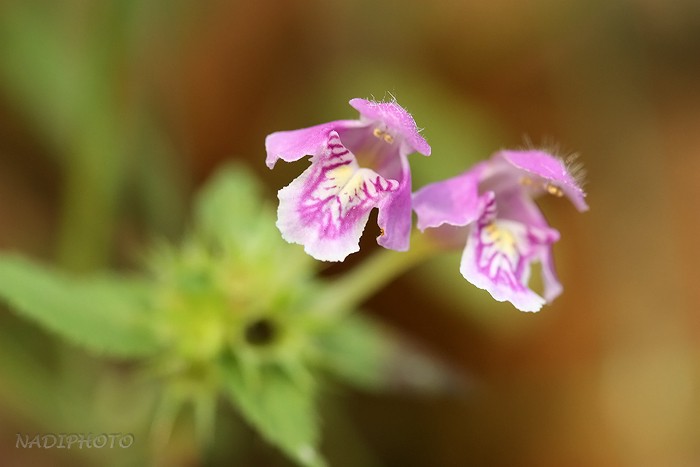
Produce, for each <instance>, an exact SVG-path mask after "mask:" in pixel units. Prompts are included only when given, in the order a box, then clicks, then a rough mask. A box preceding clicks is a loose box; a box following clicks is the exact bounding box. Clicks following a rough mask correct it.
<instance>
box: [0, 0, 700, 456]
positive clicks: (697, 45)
mask: <svg viewBox="0 0 700 467" xmlns="http://www.w3.org/2000/svg"><path fill="white" fill-rule="evenodd" d="M389 93H391V95H394V96H396V98H397V99H398V102H399V103H400V104H402V105H404V106H405V107H406V108H407V109H408V110H409V111H411V112H412V113H413V115H414V118H415V119H416V121H417V123H418V125H419V126H420V127H423V128H425V130H424V133H423V134H424V136H425V137H426V138H427V139H428V141H429V143H431V145H432V147H433V155H432V156H431V157H430V158H429V159H420V158H419V156H413V161H414V162H415V164H414V186H415V187H419V186H422V185H424V184H426V183H429V182H432V181H436V180H439V179H441V178H444V177H447V176H450V175H453V174H456V173H457V172H458V171H461V170H464V169H466V168H467V167H469V165H471V164H472V163H474V162H475V161H478V160H481V159H484V158H486V157H488V156H489V155H490V154H491V153H493V152H494V151H496V150H498V149H500V148H504V147H509V148H510V147H520V146H523V145H526V144H528V142H531V143H532V144H533V145H535V146H545V147H549V148H551V147H557V148H558V151H559V153H561V154H567V153H570V152H577V153H579V154H580V159H579V160H580V161H581V162H583V163H584V164H585V167H586V169H587V172H588V176H587V180H588V183H587V185H586V189H587V191H588V203H589V204H590V206H591V210H590V211H589V212H587V213H585V214H582V215H581V214H579V213H577V212H576V211H575V210H574V209H573V207H572V206H570V205H569V204H568V203H567V202H566V201H564V200H559V199H554V198H545V199H542V201H541V206H542V208H543V210H544V211H545V213H546V215H547V217H548V219H549V220H550V221H551V223H552V225H553V226H555V227H556V228H558V229H559V230H560V231H561V234H562V239H561V241H560V242H559V243H558V244H557V245H556V246H555V255H556V259H557V264H558V268H559V273H560V276H561V279H562V282H563V283H564V286H565V291H564V294H563V295H562V296H561V297H560V298H558V299H557V300H556V301H555V302H554V303H553V304H551V305H550V306H547V307H545V308H544V309H543V310H542V312H540V313H539V314H535V315H532V314H523V313H519V312H518V311H517V310H515V309H514V308H512V307H511V306H510V305H509V304H499V303H493V302H492V301H491V300H490V299H489V297H488V296H487V294H486V293H485V292H481V291H478V290H475V289H474V288H473V287H471V286H469V285H468V284H466V283H465V282H464V281H463V280H462V279H461V278H460V277H459V274H458V266H457V265H458V261H459V254H458V253H455V254H453V255H445V257H443V258H439V259H436V260H434V261H431V262H430V263H429V264H427V265H425V266H422V267H420V268H418V269H416V270H414V271H412V272H411V273H409V274H406V275H405V276H403V277H401V278H400V279H399V280H397V281H395V282H394V283H392V284H391V285H390V286H389V287H387V288H386V289H385V290H383V291H382V292H380V293H379V294H378V295H377V296H376V297H374V298H373V299H372V300H371V301H370V302H369V303H368V305H367V307H366V311H367V312H368V313H371V314H373V315H375V316H377V317H380V318H381V319H382V320H384V321H385V322H386V323H388V324H389V325H390V326H393V327H394V328H396V329H398V330H400V331H401V332H403V333H405V334H406V335H407V336H409V337H410V339H411V340H412V341H413V342H414V343H415V345H416V346H418V347H420V348H422V349H424V350H425V351H426V352H428V353H429V354H430V355H432V356H433V357H434V358H435V359H437V360H438V361H440V362H442V363H443V364H444V365H446V366H448V367H449V368H452V369H453V370H454V372H455V373H456V374H458V375H459V378H460V380H461V381H462V383H461V384H459V385H458V386H457V387H452V388H443V389H438V390H432V391H428V392H425V391H423V392H421V391H399V390H396V391H393V392H389V393H386V394H366V393H362V392H353V391H347V392H344V393H343V396H342V398H343V400H344V409H343V411H342V414H339V413H338V412H337V411H334V410H328V411H326V412H323V416H324V420H325V422H324V444H323V449H324V452H325V453H327V455H328V457H329V458H330V460H331V463H332V465H337V466H353V465H387V466H402V467H408V466H467V465H474V466H532V467H534V466H537V467H543V466H545V467H546V466H557V467H560V466H602V467H605V466H697V465H700V345H699V344H698V343H699V342H700V287H698V283H700V273H699V272H698V264H699V263H700V253H698V238H700V207H699V203H700V3H699V2H697V1H696V0H672V1H662V0H612V1H602V0H572V1H565V2H562V1H553V0H534V1H530V2H517V1H513V0H493V1H489V2H485V1H477V0H463V1H459V0H434V1H431V2H421V1H408V0H404V1H379V2H375V1H369V0H359V1H318V0H311V1H301V0H299V1H297V0H286V1H267V2H253V1H223V0H220V1H219V0H212V1H204V2H188V1H184V0H174V1H165V0H163V1H136V0H104V1H100V2H90V1H84V0H63V1H60V2H50V1H49V2H41V1H26V0H13V1H9V0H6V1H4V2H3V3H2V4H1V5H0V248H1V249H2V250H3V251H19V252H22V253H25V254H28V255H31V256H33V257H36V258H41V259H44V260H46V261H51V262H55V263H56V264H58V265H60V266H61V267H64V268H68V269H71V270H74V271H76V272H89V271H92V270H95V269H99V268H105V267H110V268H121V269H129V268H135V267H137V265H138V264H139V257H140V256H139V255H140V254H142V252H143V250H144V249H145V248H146V247H147V245H148V244H149V242H150V241H151V240H152V239H153V238H154V237H158V238H171V239H177V238H179V236H180V235H181V234H182V232H183V231H184V229H186V227H187V220H186V219H187V217H186V216H187V212H188V209H189V203H190V200H191V197H192V195H193V194H194V193H195V192H196V190H197V188H198V187H199V186H200V185H201V184H202V183H203V182H204V181H205V180H206V178H207V176H208V175H209V174H211V173H212V172H213V171H214V170H215V169H216V168H217V167H219V166H221V165H222V164H224V163H226V162H229V161H232V160H236V161H243V162H244V163H246V164H248V165H249V166H250V167H251V169H252V170H253V171H254V172H255V173H256V174H258V175H259V177H260V178H261V179H262V180H263V181H264V183H265V184H266V186H267V187H268V196H269V197H270V199H274V195H275V191H276V190H277V189H279V188H280V187H282V186H284V185H285V184H286V183H288V181H289V180H290V179H291V178H292V177H293V176H295V174H297V173H299V172H300V171H301V170H302V168H303V167H304V163H303V162H302V163H299V164H284V165H279V166H278V167H277V168H276V169H275V170H274V171H268V170H267V168H266V167H265V166H264V163H263V161H264V145H263V141H264V138H265V135H267V134H268V133H270V132H272V131H276V130H281V129H294V128H300V127H304V126H310V125H312V124H316V123H321V122H324V121H328V120H334V119H339V118H354V115H355V114H354V111H353V110H352V109H351V108H350V107H349V106H348V105H347V101H348V100H349V99H350V98H353V97H375V98H377V99H382V98H385V97H390V94H389ZM232 213H233V214H232V215H235V200H232ZM370 225H371V223H370ZM375 234H376V233H375V232H374V231H372V228H369V227H368V229H367V232H366V236H365V237H366V238H364V239H363V246H364V248H363V252H362V253H360V254H358V255H355V256H354V257H353V258H351V260H349V261H348V264H345V265H341V266H334V267H331V268H330V269H328V270H327V271H326V272H325V273H326V274H328V275H329V276H331V275H333V274H336V273H342V271H343V268H351V267H352V266H353V264H357V263H359V262H361V261H362V259H363V257H364V256H366V255H367V254H368V253H371V251H372V250H373V248H374V246H373V244H374V241H373V237H374V235H375ZM0 328H1V329H0V363H2V364H0V370H1V371H0V435H1V436H2V438H3V439H2V440H1V441H0V459H2V463H3V465H28V462H35V465H75V464H74V462H78V461H76V460H75V459H73V458H72V457H70V456H65V453H56V452H36V451H28V450H17V449H15V447H14V445H15V433H17V432H19V431H25V432H37V431H44V432H46V431H51V430H50V427H46V426H44V425H42V423H41V419H40V417H39V418H38V419H37V417H36V416H35V415H34V416H33V415H32V413H35V412H31V411H29V410H25V409H26V407H28V406H32V405H34V406H36V405H40V404H41V403H43V402H42V400H44V402H45V400H48V399H47V398H50V397H54V399H55V400H56V401H57V402H55V404H58V405H60V404H61V402H60V401H64V402H63V403H64V405H66V407H67V410H68V412H69V413H70V412H71V410H72V411H74V413H75V417H78V416H79V415H78V414H79V413H81V410H80V409H79V408H80V404H81V401H83V402H85V401H86V400H87V399H86V398H83V399H81V398H80V397H78V396H76V395H75V394H73V396H74V397H73V399H74V400H73V402H70V404H75V405H69V403H68V402H65V401H66V399H65V398H63V397H59V396H60V394H62V393H61V392H60V391H59V390H58V389H56V388H59V387H62V386H61V385H62V381H61V379H62V378H63V373H61V372H60V371H59V372H56V373H54V374H56V375H58V376H57V377H56V381H55V387H49V388H46V387H44V388H39V389H37V388H34V389H35V390H34V391H33V392H32V391H30V390H29V389H27V388H28V387H30V386H31V384H32V381H31V380H30V378H29V379H27V380H23V377H22V375H23V374H24V373H27V374H28V372H23V368H27V367H28V366H37V365H38V366H41V365H42V364H45V365H47V366H51V364H50V362H49V363H47V357H46V354H49V353H51V352H52V349H54V347H55V345H56V343H55V342H53V340H52V337H50V336H47V335H45V334H44V333H43V332H42V331H39V330H38V329H35V328H34V327H32V326H31V325H30V324H27V323H24V322H22V321H20V320H19V319H17V318H15V317H14V316H13V315H12V314H11V313H10V312H9V311H8V310H6V309H4V308H3V309H2V310H0ZM76 353H79V351H77V350H76ZM78 358H80V359H83V360H85V359H89V357H86V356H82V355H81V356H80V357H78ZM90 362H91V363H90V364H92V365H96V364H98V363H95V362H94V361H92V360H91V361H90ZM54 370H55V369H54ZM63 390H64V391H65V388H64V389H63ZM57 394H58V396H57ZM52 400H53V399H52ZM122 402H123V401H122ZM127 403H128V402H127ZM66 407H63V409H64V410H66ZM132 410H134V409H133V408H132ZM76 420H79V419H76ZM76 426H78V428H79V422H76ZM78 431H80V430H78ZM246 436H247V438H244V439H248V440H252V441H251V442H253V443H256V444H254V448H252V454H250V457H249V458H248V462H249V464H250V465H259V466H267V465H272V466H276V465H288V464H287V461H286V460H284V459H283V458H282V457H281V456H279V455H278V454H276V453H274V452H273V453H272V454H270V453H268V452H267V451H269V450H268V449H267V448H266V445H265V444H264V443H263V442H261V441H260V440H257V439H256V438H255V435H254V434H251V433H248V434H247V435H246ZM349 440H350V441H349ZM183 442H185V441H183ZM219 442H222V443H225V442H226V440H225V439H224V438H221V439H219ZM234 445H236V443H234ZM173 457H174V458H173V459H172V464H171V465H204V464H202V461H201V460H198V459H197V458H196V457H195V456H194V455H191V456H188V455H182V456H173ZM79 462H85V461H84V460H80V461H79ZM212 462H214V461H212ZM217 462H220V463H221V465H227V461H226V459H225V457H220V458H218V461H217ZM86 465H88V464H86Z"/></svg>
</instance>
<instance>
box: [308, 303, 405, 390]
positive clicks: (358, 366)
mask: <svg viewBox="0 0 700 467" xmlns="http://www.w3.org/2000/svg"><path fill="white" fill-rule="evenodd" d="M390 340H391V337H390V336H389V335H388V333H386V332H385V330H384V329H383V328H382V327H381V326H380V324H379V323H377V322H376V321H374V320H372V319H370V318H369V317H366V316H363V315H360V314H358V313H353V314H349V315H346V316H344V317H343V318H342V321H341V322H338V323H335V324H334V325H333V326H330V327H329V329H328V330H327V331H326V332H325V333H323V334H321V335H320V336H319V339H318V341H317V343H318V350H319V358H320V365H321V366H323V367H325V368H326V369H328V370H329V371H330V372H332V373H335V374H336V375H338V376H340V377H341V378H343V379H344V380H346V381H347V382H349V383H351V384H355V385H357V386H360V387H362V388H364V389H379V388H381V387H383V386H385V384H384V383H385V382H386V370H387V369H388V361H389V360H390V358H391V354H392V353H393V352H392V351H393V347H394V346H392V345H390V344H389V342H390Z"/></svg>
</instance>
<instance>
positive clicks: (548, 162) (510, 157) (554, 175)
mask: <svg viewBox="0 0 700 467" xmlns="http://www.w3.org/2000/svg"><path fill="white" fill-rule="evenodd" d="M494 158H502V159H504V160H505V161H506V162H508V163H509V164H510V165H512V166H513V167H515V168H517V169H520V170H523V171H525V172H528V173H530V174H532V175H535V176H538V177H541V178H543V179H544V180H546V181H547V182H549V183H551V185H550V187H551V189H553V190H557V189H561V190H562V192H563V193H564V194H566V196H567V197H568V198H569V199H570V200H571V202H572V203H573V204H574V206H576V209H578V210H579V211H586V210H588V204H586V200H585V199H584V198H585V196H586V194H585V193H584V191H583V189H582V188H581V185H580V183H579V181H578V180H577V179H576V175H577V174H575V173H572V172H575V170H569V167H567V166H566V164H565V163H564V161H562V160H561V159H559V158H557V157H554V156H552V155H551V154H548V153H546V152H544V151H539V150H534V149H533V150H529V151H508V150H504V151H500V152H498V153H497V154H496V155H495V156H494ZM555 192H556V191H555ZM559 193H561V192H559Z"/></svg>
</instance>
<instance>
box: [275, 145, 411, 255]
mask: <svg viewBox="0 0 700 467" xmlns="http://www.w3.org/2000/svg"><path fill="white" fill-rule="evenodd" d="M398 189H399V182H398V181H396V180H387V179H385V178H383V177H381V176H380V175H379V174H377V173H376V172H375V171H373V170H371V169H366V168H361V167H359V165H358V164H357V161H356V159H355V156H354V155H353V154H352V153H351V152H350V151H349V150H348V149H347V148H346V147H345V146H344V145H343V144H342V143H341V141H340V137H339V136H338V133H337V132H335V131H331V132H330V133H329V134H328V137H327V139H326V142H325V146H324V148H323V150H322V151H321V153H320V154H319V155H318V156H314V157H313V158H312V159H311V166H310V167H309V168H308V169H307V170H306V171H304V173H302V174H301V175H300V176H299V177H297V178H296V179H295V180H294V181H292V183H290V184H289V185H288V186H287V187H285V188H283V189H281V190H280V191H279V193H278V197H279V200H280V204H279V208H278V211H277V214H278V216H277V227H278V228H279V230H280V232H281V233H282V237H283V238H284V239H285V240H286V241H288V242H290V243H298V244H301V245H304V250H305V251H306V252H307V253H308V254H309V255H311V256H313V257H314V258H316V259H318V260H322V261H342V260H343V259H345V258H346V257H347V256H348V255H349V254H351V253H354V252H356V251H358V250H359V239H360V236H361V235H362V231H363V230H364V227H365V225H366V224H367V219H368V218H369V213H370V211H371V210H372V208H374V207H376V206H379V205H384V203H386V199H387V198H388V197H390V196H392V195H393V194H394V192H396V191H397V190H398ZM409 214H410V212H409ZM409 219H410V217H409Z"/></svg>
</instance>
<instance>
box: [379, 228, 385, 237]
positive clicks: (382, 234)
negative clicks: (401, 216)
mask: <svg viewBox="0 0 700 467" xmlns="http://www.w3.org/2000/svg"><path fill="white" fill-rule="evenodd" d="M379 236H380V237H383V236H384V229H382V228H381V227H380V228H379Z"/></svg>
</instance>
